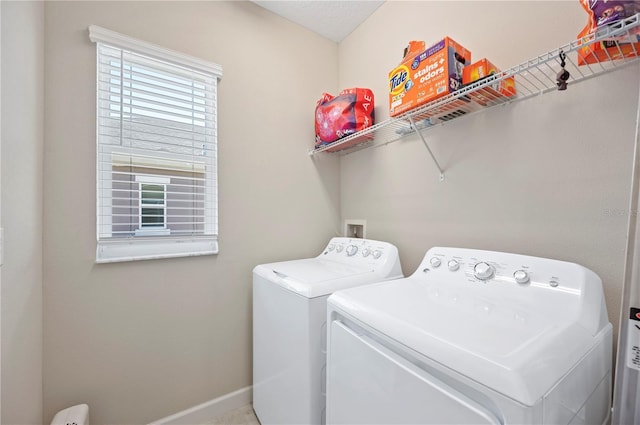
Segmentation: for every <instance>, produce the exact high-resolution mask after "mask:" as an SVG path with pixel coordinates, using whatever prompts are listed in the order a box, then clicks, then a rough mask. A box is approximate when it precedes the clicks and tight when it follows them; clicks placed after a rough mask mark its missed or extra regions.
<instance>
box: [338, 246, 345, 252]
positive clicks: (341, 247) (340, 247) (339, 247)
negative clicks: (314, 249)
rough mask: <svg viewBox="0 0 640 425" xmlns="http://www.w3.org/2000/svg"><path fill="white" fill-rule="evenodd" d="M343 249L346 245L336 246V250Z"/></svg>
mask: <svg viewBox="0 0 640 425" xmlns="http://www.w3.org/2000/svg"><path fill="white" fill-rule="evenodd" d="M343 249H344V245H338V246H336V252H342V250H343Z"/></svg>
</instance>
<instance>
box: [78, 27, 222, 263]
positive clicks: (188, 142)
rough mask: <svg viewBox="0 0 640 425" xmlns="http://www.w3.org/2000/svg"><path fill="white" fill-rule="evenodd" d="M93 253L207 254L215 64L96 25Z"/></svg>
mask: <svg viewBox="0 0 640 425" xmlns="http://www.w3.org/2000/svg"><path fill="white" fill-rule="evenodd" d="M89 32H90V37H91V39H92V40H93V41H95V42H96V47H97V238H98V249H97V255H96V257H97V261H98V262H109V261H126V260H136V259H149V258H162V257H175V256H187V255H204V254H213V253H217V251H218V244H217V228H218V214H217V171H216V167H217V149H216V146H217V126H216V106H217V97H216V89H217V82H218V79H219V78H220V77H221V75H222V72H221V69H220V67H219V66H218V65H215V64H209V63H206V62H204V61H200V60H199V59H196V58H192V57H189V56H186V55H182V54H179V53H176V52H172V51H170V50H166V49H162V48H159V47H157V46H154V45H150V44H148V43H145V42H141V41H137V40H134V39H131V38H129V37H126V36H123V35H121V34H117V33H113V32H111V31H108V30H104V29H102V28H98V27H94V26H92V27H90V28H89Z"/></svg>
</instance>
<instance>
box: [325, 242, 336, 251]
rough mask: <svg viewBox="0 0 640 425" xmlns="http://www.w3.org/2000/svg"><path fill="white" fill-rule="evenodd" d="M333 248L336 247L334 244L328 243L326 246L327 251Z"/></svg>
mask: <svg viewBox="0 0 640 425" xmlns="http://www.w3.org/2000/svg"><path fill="white" fill-rule="evenodd" d="M334 249H336V245H335V244H329V246H328V247H327V250H328V251H333V250H334Z"/></svg>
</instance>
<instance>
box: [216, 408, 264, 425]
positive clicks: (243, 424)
mask: <svg viewBox="0 0 640 425" xmlns="http://www.w3.org/2000/svg"><path fill="white" fill-rule="evenodd" d="M211 425H260V422H258V418H256V415H255V413H253V408H252V407H251V405H250V404H247V405H246V406H242V407H241V408H239V409H236V410H232V411H231V412H229V413H226V414H225V415H223V416H220V417H218V418H216V419H214V420H213V422H211Z"/></svg>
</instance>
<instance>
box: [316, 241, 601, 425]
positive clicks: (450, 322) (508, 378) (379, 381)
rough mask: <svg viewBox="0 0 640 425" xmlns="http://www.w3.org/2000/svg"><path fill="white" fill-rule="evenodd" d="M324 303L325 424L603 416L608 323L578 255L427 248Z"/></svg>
mask: <svg viewBox="0 0 640 425" xmlns="http://www.w3.org/2000/svg"><path fill="white" fill-rule="evenodd" d="M327 309H328V323H329V329H328V335H329V337H328V338H329V340H328V355H327V424H553V425H558V424H604V423H606V422H607V421H608V420H609V414H610V410H611V409H610V405H611V403H610V400H611V356H612V326H611V324H610V323H609V320H608V317H607V309H606V306H605V301H604V296H603V291H602V283H601V281H600V279H599V278H598V276H597V275H596V274H594V273H593V272H591V271H590V270H588V269H586V268H584V267H582V266H579V265H577V264H572V263H566V262H561V261H556V260H548V259H542V258H535V257H528V256H523V255H516V254H505V253H498V252H491V251H478V250H469V249H456V248H432V249H430V250H429V251H428V252H427V254H426V256H425V257H424V259H423V261H422V263H421V264H420V266H419V268H418V270H417V271H416V272H415V273H414V274H413V275H411V276H410V277H407V278H405V279H399V280H396V281H393V282H384V283H379V284H375V285H368V286H366V287H361V288H353V289H347V290H344V291H340V292H337V293H335V294H333V295H332V296H331V297H330V298H329V300H328V307H327Z"/></svg>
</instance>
